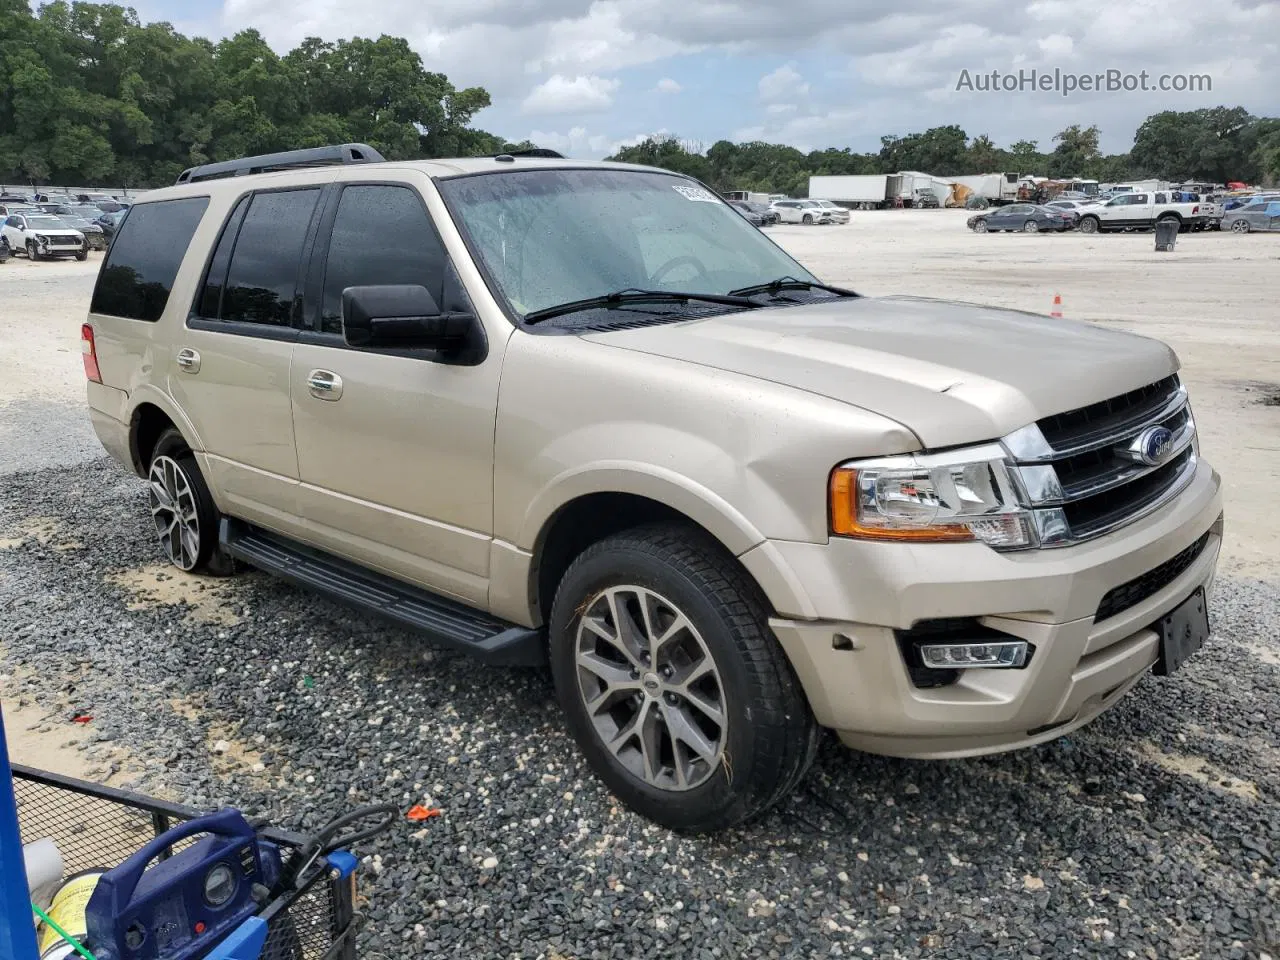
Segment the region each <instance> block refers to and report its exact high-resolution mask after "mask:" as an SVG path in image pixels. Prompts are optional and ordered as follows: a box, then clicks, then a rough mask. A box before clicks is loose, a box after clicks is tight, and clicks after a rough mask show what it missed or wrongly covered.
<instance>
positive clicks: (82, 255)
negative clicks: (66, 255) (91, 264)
mask: <svg viewBox="0 0 1280 960" xmlns="http://www.w3.org/2000/svg"><path fill="white" fill-rule="evenodd" d="M76 259H77V260H79V261H80V262H81V263H84V262H85V261H86V260H88V259H89V250H88V248H87V247H86V248H85V249H84V250H81V251H80V252H79V253H77V254H76Z"/></svg>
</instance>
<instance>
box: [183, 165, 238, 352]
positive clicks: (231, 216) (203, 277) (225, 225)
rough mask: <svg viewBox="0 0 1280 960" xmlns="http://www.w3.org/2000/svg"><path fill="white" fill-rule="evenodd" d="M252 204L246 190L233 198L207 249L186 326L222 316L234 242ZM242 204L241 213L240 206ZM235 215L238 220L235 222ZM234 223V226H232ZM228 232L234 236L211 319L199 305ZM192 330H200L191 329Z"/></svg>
mask: <svg viewBox="0 0 1280 960" xmlns="http://www.w3.org/2000/svg"><path fill="white" fill-rule="evenodd" d="M252 202H253V191H252V190H246V191H245V192H244V193H242V194H240V195H239V196H238V197H236V198H235V202H234V203H232V204H231V209H230V210H229V211H227V216H226V219H224V220H223V221H222V226H221V227H220V228H218V237H217V239H216V240H214V241H213V246H212V247H210V248H209V256H208V259H207V260H205V264H204V270H202V271H201V272H200V284H199V286H197V287H196V292H195V296H194V298H193V299H192V301H191V309H190V310H188V311H187V326H188V327H191V326H192V321H193V320H205V321H210V322H215V323H216V322H217V320H218V317H220V316H221V315H222V297H223V294H224V293H226V288H227V272H228V271H229V270H230V269H231V257H232V255H233V254H234V253H235V252H236V240H238V239H239V237H240V228H241V227H242V226H243V225H244V218H245V216H246V215H247V214H248V213H249V205H250V204H251V203H252ZM241 204H244V209H243V211H242V210H241V209H240V205H241ZM237 214H238V215H239V219H238V220H237ZM233 221H234V224H233ZM228 230H235V236H234V237H232V238H231V248H230V249H229V250H228V251H227V263H226V266H225V267H224V268H223V270H222V278H221V283H219V285H218V306H217V309H216V311H215V313H216V314H217V315H216V316H213V317H206V316H205V315H204V314H203V313H202V312H201V310H200V303H201V301H202V300H204V291H205V287H207V286H208V285H209V279H210V277H209V275H210V273H211V272H212V271H213V261H214V259H215V258H216V257H217V255H218V248H219V247H221V246H222V240H223V238H224V237H225V236H226V235H227V231H228ZM193 329H201V328H196V327H193Z"/></svg>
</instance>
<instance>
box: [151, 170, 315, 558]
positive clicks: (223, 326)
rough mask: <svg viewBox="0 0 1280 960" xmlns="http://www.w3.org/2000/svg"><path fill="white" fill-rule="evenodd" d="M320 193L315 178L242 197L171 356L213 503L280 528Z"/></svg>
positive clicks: (284, 518)
mask: <svg viewBox="0 0 1280 960" xmlns="http://www.w3.org/2000/svg"><path fill="white" fill-rule="evenodd" d="M320 194H321V187H320V186H319V185H316V186H311V187H305V188H299V189H289V190H270V191H259V192H257V193H255V194H252V195H246V196H244V197H242V198H240V199H239V201H238V202H237V203H236V204H235V206H234V208H233V209H232V211H231V215H230V217H229V218H228V219H227V222H226V225H225V226H224V227H223V230H222V234H221V236H220V237H219V240H218V244H217V246H216V247H215V249H214V254H213V257H212V258H211V260H210V262H209V267H208V271H207V275H206V278H205V283H204V286H203V287H202V288H201V291H200V294H199V296H198V297H197V298H196V303H195V306H194V309H193V311H192V316H191V317H190V318H189V319H188V320H187V324H186V328H185V329H184V330H183V331H182V335H181V337H180V338H179V339H178V341H177V343H176V344H175V345H174V346H175V349H174V352H173V356H172V359H171V361H170V362H171V366H170V372H169V390H170V393H171V395H172V396H173V398H174V399H175V400H176V401H177V402H178V404H179V406H181V407H182V409H183V410H184V411H185V412H186V414H187V416H188V417H189V418H190V419H191V421H192V423H193V425H194V426H195V429H196V432H197V433H198V435H199V437H200V440H201V442H202V444H203V446H204V449H205V452H206V454H207V457H208V467H209V473H210V481H211V485H212V486H213V488H214V489H215V490H216V491H217V493H218V499H219V503H218V505H219V507H220V508H221V509H222V510H223V511H225V512H227V513H230V514H233V515H235V516H238V517H243V518H244V519H246V520H251V521H253V522H255V523H260V524H263V525H265V526H267V527H271V528H273V529H277V530H280V531H282V532H286V533H290V532H294V530H293V526H294V523H295V514H296V513H297V503H296V499H295V495H296V492H297V486H298V458H297V454H296V452H295V450H294V442H293V412H292V410H291V407H290V397H289V369H290V364H291V362H292V359H293V349H294V341H296V340H297V337H298V326H299V323H300V317H301V307H300V304H299V293H300V288H299V284H298V278H299V274H300V271H301V269H302V262H303V250H304V247H305V246H306V242H307V238H308V234H309V232H310V231H311V230H312V229H313V219H314V218H315V217H316V215H317V212H318V211H317V208H318V201H319V199H320Z"/></svg>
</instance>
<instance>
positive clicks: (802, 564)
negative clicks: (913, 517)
mask: <svg viewBox="0 0 1280 960" xmlns="http://www.w3.org/2000/svg"><path fill="white" fill-rule="evenodd" d="M1219 487H1220V480H1219V478H1218V475H1217V474H1216V473H1215V472H1214V471H1213V469H1212V468H1211V467H1209V466H1208V465H1207V464H1204V463H1203V462H1202V463H1201V465H1200V469H1199V470H1198V472H1197V474H1196V477H1195V479H1194V480H1193V481H1192V483H1191V485H1190V486H1189V487H1188V488H1187V490H1186V491H1184V492H1183V494H1182V495H1180V496H1179V497H1178V498H1177V499H1176V500H1175V501H1173V502H1172V503H1171V504H1169V505H1168V506H1167V507H1165V509H1163V510H1162V511H1160V512H1159V513H1158V514H1155V515H1153V516H1151V517H1148V518H1145V519H1143V520H1141V521H1138V522H1136V523H1133V524H1131V525H1129V526H1127V527H1125V528H1123V529H1121V530H1119V531H1117V532H1116V533H1114V534H1112V535H1110V536H1107V537H1102V538H1099V539H1098V540H1096V541H1093V542H1090V543H1086V544H1081V545H1078V546H1075V547H1070V548H1065V549H1060V550H1041V551H1029V552H1027V553H1024V554H1002V553H997V552H996V551H993V550H990V549H988V548H987V547H985V546H983V545H979V544H931V545H923V544H922V545H909V544H871V543H865V542H857V541H852V540H850V541H839V542H837V541H834V540H833V541H832V542H831V543H830V544H827V545H818V544H781V543H778V542H773V543H772V544H771V545H762V547H757V548H756V549H755V550H753V551H751V552H749V553H748V554H747V555H745V556H744V557H743V560H744V562H746V564H747V566H748V569H751V570H752V571H753V573H756V574H757V579H760V580H761V582H762V583H763V584H764V585H765V589H766V592H769V593H771V599H772V598H773V596H772V594H773V593H784V594H785V592H786V589H787V588H786V585H785V584H784V580H775V581H770V580H769V575H768V574H767V573H765V572H764V571H763V569H762V564H761V559H762V557H763V556H764V555H763V554H761V555H759V556H756V557H754V558H753V557H752V554H755V553H756V552H757V551H761V550H762V549H763V548H764V547H765V546H771V547H772V550H770V551H768V552H769V553H770V554H771V555H772V557H773V558H774V559H775V560H776V559H778V558H781V559H782V561H783V562H785V563H786V564H787V567H788V569H787V571H786V573H785V574H784V579H785V580H786V581H787V582H789V584H790V586H791V587H793V588H799V587H800V585H803V587H802V589H803V590H804V591H805V592H806V594H807V596H806V598H805V601H806V605H808V606H809V608H810V610H812V611H814V612H816V613H817V617H816V618H815V617H806V618H804V619H801V618H799V617H795V616H790V617H788V616H785V615H781V616H779V617H777V618H775V619H774V620H772V621H771V626H772V627H773V630H774V633H775V634H776V635H777V637H778V639H779V641H780V643H781V644H782V646H783V648H784V650H785V651H786V652H787V654H788V656H789V658H790V660H791V662H792V665H793V666H794V668H795V670H796V673H797V675H798V677H799V679H800V681H801V683H802V684H803V686H804V689H805V692H806V694H807V695H808V698H809V702H810V704H811V706H812V708H813V710H814V714H815V716H816V717H817V719H818V722H819V723H821V724H823V725H824V726H827V727H830V728H832V729H834V730H836V731H837V732H838V733H839V735H840V737H841V739H842V740H843V741H844V742H845V743H846V744H848V745H849V746H852V747H856V748H858V749H862V750H867V751H870V752H874V753H885V754H891V755H895V756H906V757H919V758H940V757H961V756H971V755H977V754H984V753H995V752H999V751H1003V750H1011V749H1015V748H1018V747H1023V746H1030V745H1032V744H1035V743H1040V742H1043V741H1045V740H1050V739H1053V738H1055V737H1058V736H1061V735H1062V734H1063V733H1066V732H1069V731H1070V730H1072V729H1075V728H1076V727H1079V726H1082V725H1083V724H1085V723H1088V722H1089V721H1090V720H1092V719H1093V718H1094V717H1096V716H1097V715H1098V714H1099V713H1101V712H1102V711H1103V710H1105V709H1106V708H1107V707H1109V706H1111V705H1112V704H1114V703H1115V702H1116V701H1117V700H1118V699H1119V698H1120V697H1121V696H1122V695H1123V694H1124V693H1125V692H1126V691H1127V690H1128V689H1130V688H1131V687H1132V686H1133V685H1134V684H1135V683H1136V682H1137V681H1138V679H1139V678H1140V677H1141V676H1142V674H1143V673H1145V672H1146V671H1147V670H1148V669H1149V668H1150V667H1151V666H1152V664H1154V663H1155V661H1156V657H1157V653H1158V650H1157V647H1158V637H1157V634H1156V632H1155V630H1154V629H1152V625H1153V624H1155V623H1156V622H1157V621H1158V620H1159V619H1160V618H1161V617H1162V616H1163V615H1164V614H1166V613H1168V612H1169V611H1170V610H1172V609H1173V608H1174V607H1176V606H1177V605H1178V604H1180V603H1181V602H1182V601H1183V600H1185V599H1186V598H1187V597H1188V596H1190V595H1191V594H1192V593H1193V592H1194V591H1195V590H1196V589H1197V588H1200V587H1204V588H1206V590H1207V589H1208V588H1210V587H1211V586H1212V583H1213V578H1214V571H1215V567H1216V564H1217V559H1218V553H1219V551H1220V549H1221V545H1222V504H1221V495H1220V491H1219ZM1206 533H1207V534H1208V536H1207V538H1206V541H1205V544H1204V547H1203V549H1202V550H1201V551H1200V552H1199V554H1198V555H1196V557H1195V560H1194V561H1193V562H1191V563H1190V565H1189V566H1187V567H1186V568H1185V569H1183V570H1182V572H1181V573H1179V574H1178V575H1177V576H1176V577H1175V578H1174V579H1172V580H1171V581H1170V582H1168V583H1167V584H1165V585H1164V586H1162V587H1161V588H1160V589H1158V590H1156V591H1155V592H1154V593H1152V594H1150V595H1149V596H1146V597H1144V598H1143V599H1141V600H1140V601H1139V602H1137V603H1134V604H1133V605H1131V606H1129V607H1127V608H1125V609H1122V610H1120V611H1119V612H1117V613H1115V614H1114V615H1111V616H1109V617H1108V618H1107V619H1105V620H1102V621H1095V617H1094V615H1095V613H1096V611H1097V610H1098V605H1099V602H1100V601H1101V599H1102V598H1103V596H1104V595H1105V594H1106V593H1107V592H1108V591H1110V590H1111V589H1112V588H1114V587H1118V586H1120V585H1122V584H1127V583H1129V582H1130V581H1132V580H1134V579H1136V578H1138V577H1141V576H1143V575H1144V574H1147V573H1148V572H1150V571H1151V570H1153V569H1154V568H1156V567H1158V566H1160V565H1161V564H1162V563H1164V562H1165V561H1167V560H1169V559H1171V558H1173V557H1175V556H1176V555H1178V554H1179V553H1181V552H1182V551H1184V550H1186V549H1188V548H1189V547H1191V546H1192V545H1193V544H1195V543H1196V542H1197V541H1198V540H1199V539H1200V538H1201V537H1202V536H1203V535H1205V534H1206ZM762 574H763V576H762ZM771 585H772V586H773V587H774V588H775V589H774V590H772V591H771V589H770V587H771ZM775 608H778V607H777V604H776V602H775ZM779 612H780V613H783V610H781V609H780V610H779ZM951 617H976V618H979V622H980V623H981V624H982V625H983V626H987V627H991V628H993V629H996V630H999V631H1001V632H1003V633H1006V634H1009V635H1010V636H1009V639H1022V640H1026V641H1028V642H1029V643H1030V644H1031V645H1032V646H1033V648H1034V654H1033V656H1032V657H1031V659H1030V662H1029V663H1028V664H1027V666H1026V667H1024V668H1022V669H1016V670H984V669H979V670H966V671H961V673H960V676H959V679H958V680H957V681H956V682H954V683H952V684H950V685H948V686H943V687H935V688H922V687H917V686H916V685H915V684H913V682H912V679H911V676H910V674H909V672H908V668H907V663H906V661H905V660H904V657H903V654H902V653H901V651H900V649H899V645H898V641H897V636H896V634H895V632H894V631H895V628H896V629H903V630H905V629H907V628H909V627H911V626H912V625H913V624H915V623H917V622H919V621H920V620H924V619H934V618H951Z"/></svg>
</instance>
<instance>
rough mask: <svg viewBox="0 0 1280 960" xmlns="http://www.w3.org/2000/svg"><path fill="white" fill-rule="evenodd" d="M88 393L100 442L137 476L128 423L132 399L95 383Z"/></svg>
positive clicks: (93, 422) (119, 391) (94, 428)
mask: <svg viewBox="0 0 1280 960" xmlns="http://www.w3.org/2000/svg"><path fill="white" fill-rule="evenodd" d="M85 392H86V394H87V399H88V401H89V420H90V422H91V423H92V424H93V432H94V433H96V434H97V435H98V442H99V443H101V444H102V446H103V448H104V449H105V450H106V451H107V453H109V454H111V457H112V459H114V460H115V461H117V462H118V463H119V464H120V465H121V466H122V467H124V468H125V469H127V470H130V471H132V472H134V473H137V472H138V467H137V464H135V463H134V460H133V446H132V444H131V443H130V436H129V433H130V431H129V423H128V421H127V420H126V419H125V417H126V416H127V413H126V409H127V404H128V401H129V395H128V394H127V393H125V392H124V391H123V390H117V389H115V388H114V387H108V386H104V385H103V384H101V383H94V382H93V381H89V382H88V384H87V385H86V389H85Z"/></svg>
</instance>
